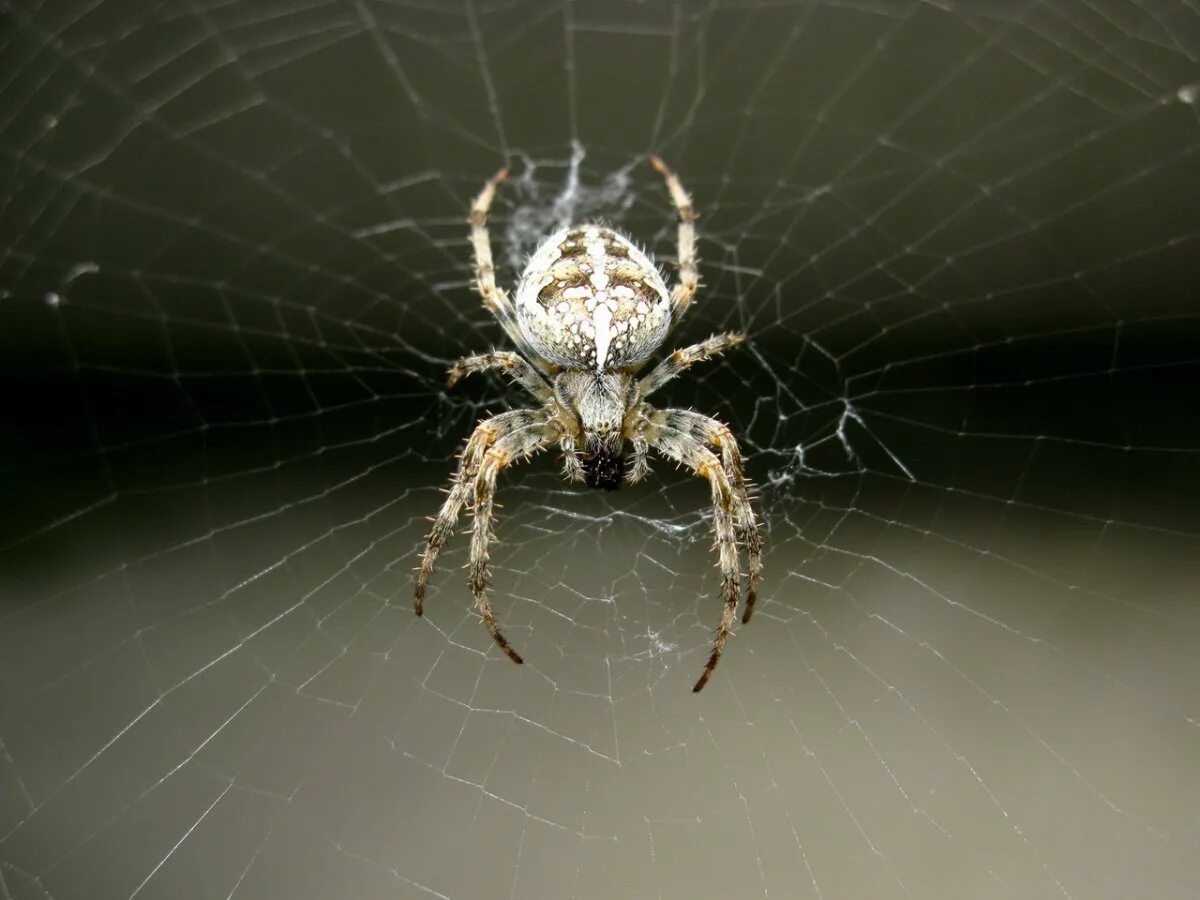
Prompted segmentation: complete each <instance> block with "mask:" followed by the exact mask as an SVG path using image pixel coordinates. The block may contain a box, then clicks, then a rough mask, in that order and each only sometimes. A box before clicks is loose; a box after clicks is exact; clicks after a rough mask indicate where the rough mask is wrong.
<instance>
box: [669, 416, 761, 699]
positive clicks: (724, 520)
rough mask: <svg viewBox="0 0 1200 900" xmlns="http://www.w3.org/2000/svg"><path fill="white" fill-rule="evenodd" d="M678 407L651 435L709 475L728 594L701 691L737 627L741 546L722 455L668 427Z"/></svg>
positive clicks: (672, 454)
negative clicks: (739, 546)
mask: <svg viewBox="0 0 1200 900" xmlns="http://www.w3.org/2000/svg"><path fill="white" fill-rule="evenodd" d="M675 412H677V410H661V411H658V412H656V413H655V414H654V415H653V418H652V424H651V426H650V428H649V429H648V432H649V433H648V434H647V437H648V438H649V440H650V444H651V445H652V446H653V447H654V448H655V449H656V450H658V452H659V453H661V454H662V455H663V456H665V457H667V458H668V459H672V460H675V461H676V462H679V463H683V465H685V466H687V467H688V468H689V469H691V470H692V471H693V472H695V473H696V474H697V475H699V476H700V477H701V478H707V479H708V482H709V484H710V485H711V487H712V504H713V531H714V532H715V534H716V538H717V541H716V550H717V565H718V566H719V567H720V569H721V592H722V593H723V594H724V595H725V608H724V609H723V610H722V612H721V624H720V626H719V627H718V628H717V635H716V638H715V639H714V641H713V649H712V653H711V654H710V655H709V658H708V663H707V664H706V665H705V666H704V671H703V672H702V673H701V675H700V679H699V680H698V681H697V682H696V684H695V686H694V687H693V688H692V690H693V691H694V692H695V691H700V690H703V689H704V686H705V685H706V684H708V679H709V678H711V677H712V673H713V669H715V668H716V667H717V663H718V662H719V661H720V659H721V653H722V651H723V650H724V649H725V642H726V641H727V640H728V639H729V634H730V632H731V631H732V630H733V620H734V618H735V616H736V613H737V604H738V596H739V593H740V591H739V589H738V582H739V576H738V548H737V537H736V535H735V525H734V519H735V516H736V514H735V512H734V499H733V488H732V486H731V484H730V480H729V476H728V475H727V474H726V472H725V468H724V466H722V464H721V460H720V458H718V456H717V455H716V454H715V453H713V452H712V451H711V450H709V449H708V448H707V447H705V446H704V444H703V443H702V442H701V441H699V440H697V439H696V438H695V437H693V436H692V435H691V434H690V433H688V432H687V431H681V430H677V429H675V428H672V427H668V425H667V424H666V423H668V422H670V421H672V419H673V418H674V416H673V414H674V413H675Z"/></svg>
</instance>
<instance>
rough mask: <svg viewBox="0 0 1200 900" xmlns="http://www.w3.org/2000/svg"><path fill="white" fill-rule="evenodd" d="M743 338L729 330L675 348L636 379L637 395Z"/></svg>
mask: <svg viewBox="0 0 1200 900" xmlns="http://www.w3.org/2000/svg"><path fill="white" fill-rule="evenodd" d="M745 340H746V335H744V334H742V333H741V332H740V331H730V332H727V333H725V334H714V335H713V336H712V337H710V338H707V339H705V340H703V341H701V342H700V343H698V344H692V345H691V346H690V347H684V348H683V349H682V350H676V351H675V352H674V353H672V354H671V355H670V356H668V357H667V358H666V359H664V360H663V361H662V362H660V363H659V364H658V365H657V366H655V367H654V368H653V369H651V370H650V374H649V375H646V376H645V377H643V378H642V379H641V380H639V381H638V396H639V397H648V396H649V395H650V394H652V393H654V392H655V391H657V390H658V389H659V388H660V387H662V386H663V385H664V384H666V383H667V382H668V381H670V380H671V379H672V378H674V377H675V376H677V375H679V374H680V373H681V372H683V371H684V370H686V369H688V368H689V367H691V366H694V365H695V364H696V363H698V362H704V361H705V360H707V359H712V358H713V357H714V356H716V355H718V354H720V353H724V352H725V351H726V350H728V349H729V348H730V347H736V346H738V345H739V344H741V343H742V342H743V341H745Z"/></svg>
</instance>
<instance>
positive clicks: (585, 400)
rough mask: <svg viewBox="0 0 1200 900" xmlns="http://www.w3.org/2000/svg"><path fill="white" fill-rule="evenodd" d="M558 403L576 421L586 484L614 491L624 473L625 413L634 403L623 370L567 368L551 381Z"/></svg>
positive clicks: (631, 388) (632, 391)
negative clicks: (553, 383)
mask: <svg viewBox="0 0 1200 900" xmlns="http://www.w3.org/2000/svg"><path fill="white" fill-rule="evenodd" d="M555 395H556V397H557V399H558V403H559V405H560V406H561V407H563V408H564V410H566V411H567V412H568V413H569V414H570V418H571V419H572V420H573V421H574V422H575V423H576V427H577V428H578V434H577V437H576V441H577V446H579V447H580V462H581V463H582V464H583V474H584V481H585V482H586V483H587V485H588V487H593V488H599V489H601V490H606V491H615V490H616V489H617V488H619V487H620V486H621V481H622V480H623V479H624V477H625V457H624V454H623V453H622V449H623V446H624V443H625V434H624V430H625V429H624V425H625V416H626V413H627V412H628V411H629V408H630V406H631V405H632V404H633V403H634V384H633V378H632V376H630V375H629V374H628V373H626V372H594V371H592V372H589V371H586V370H581V369H568V370H567V371H566V372H563V373H562V374H561V375H559V376H558V379H557V380H556V382H555Z"/></svg>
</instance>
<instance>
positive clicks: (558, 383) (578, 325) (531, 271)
mask: <svg viewBox="0 0 1200 900" xmlns="http://www.w3.org/2000/svg"><path fill="white" fill-rule="evenodd" d="M651 163H652V164H653V165H654V167H655V169H657V170H658V171H659V172H660V173H661V174H662V175H663V177H664V178H665V179H666V185H667V190H668V191H669V192H670V195H671V200H672V202H673V203H674V205H675V208H676V211H677V213H678V216H679V237H678V243H679V250H678V264H679V279H678V281H677V283H676V284H675V285H674V287H673V288H672V289H671V290H669V291H668V289H667V286H666V284H665V282H664V281H663V278H662V275H661V274H659V271H658V269H657V268H656V267H655V266H654V264H653V263H652V262H651V261H650V260H649V259H648V258H647V257H646V256H645V254H643V253H642V252H641V251H640V250H639V249H638V248H637V247H636V246H635V245H634V244H633V243H632V242H631V241H630V240H629V239H628V238H626V237H625V236H624V235H622V234H620V233H618V232H616V231H614V230H612V229H610V228H607V227H605V226H601V225H583V226H578V227H574V228H568V229H564V230H562V231H559V232H558V233H556V234H555V235H552V236H551V237H550V238H548V239H547V240H545V241H544V242H543V243H542V244H541V245H540V246H539V248H538V249H537V251H536V252H535V253H534V255H533V257H532V258H531V259H530V261H529V263H528V265H527V266H526V268H525V271H524V273H523V274H522V276H521V279H520V282H519V283H518V286H517V290H516V298H515V300H514V299H512V298H510V297H509V295H508V293H507V292H506V291H504V290H503V289H502V288H500V287H498V286H497V285H496V272H495V268H494V266H493V264H492V250H491V245H490V240H489V236H488V230H487V224H486V223H487V214H488V210H489V208H490V207H491V204H492V199H493V197H494V196H495V193H496V188H497V186H498V185H499V184H500V183H501V182H502V181H504V179H505V178H506V177H507V175H508V171H507V169H502V170H501V171H499V172H497V173H496V174H495V175H494V176H492V178H491V179H489V180H488V181H487V183H486V184H485V185H484V187H483V190H482V191H480V193H479V196H478V197H477V198H476V200H475V203H474V205H473V207H472V209H471V215H470V218H469V219H468V221H469V222H470V224H471V244H472V246H473V248H474V253H475V283H476V287H477V288H478V290H479V293H480V295H481V296H482V297H483V305H484V307H485V308H486V309H487V310H488V311H489V312H490V313H491V314H492V315H494V316H495V317H496V319H497V320H499V322H500V325H501V326H502V327H503V328H504V331H505V333H506V334H507V335H508V337H509V339H510V340H511V341H512V342H513V344H514V345H515V347H516V348H517V351H518V352H513V351H503V350H502V351H493V352H491V353H483V354H479V355H477V356H468V357H465V358H463V359H461V360H459V361H458V362H457V363H455V365H454V366H453V367H451V369H450V377H449V381H448V385H447V386H453V385H454V384H455V383H456V382H457V381H458V380H459V379H460V378H462V377H463V376H464V375H468V374H471V373H473V372H487V371H492V370H500V371H503V372H506V373H507V374H508V375H509V376H510V377H511V378H512V380H513V381H514V382H516V383H517V384H519V385H520V386H521V387H522V388H524V389H525V390H526V391H527V392H528V393H529V394H531V395H532V396H533V397H534V398H535V399H536V400H537V401H538V403H539V406H537V407H536V408H530V409H514V410H511V411H509V412H503V413H499V414H497V415H494V416H492V417H491V418H488V419H485V420H483V421H482V422H480V423H479V425H478V426H477V427H476V428H475V430H474V431H473V432H472V433H471V436H470V437H469V438H468V440H467V445H466V449H465V450H464V451H463V454H462V457H461V460H460V463H459V466H458V471H457V473H456V474H455V476H454V478H453V480H452V483H451V487H450V490H449V494H448V496H447V497H446V500H445V502H444V503H443V504H442V508H441V511H440V512H439V513H438V516H437V518H436V519H435V520H434V523H433V528H432V530H431V531H430V533H429V540H428V544H427V546H426V548H425V553H424V556H423V557H422V559H421V565H420V568H419V570H418V573H417V582H416V592H415V607H416V612H417V615H421V613H422V606H423V602H424V597H425V586H426V584H427V582H428V581H429V576H430V575H431V574H432V573H433V568H434V564H435V563H436V561H437V557H438V553H439V552H440V551H441V548H442V546H443V544H444V543H445V542H446V539H447V538H448V537H449V536H450V533H451V532H452V531H453V529H454V526H455V524H456V523H457V521H458V516H459V513H460V512H461V510H462V508H463V506H464V505H469V506H470V507H471V508H472V509H473V510H474V513H475V520H474V528H473V531H472V535H471V548H470V556H469V561H468V563H467V569H468V579H467V580H468V584H469V585H470V587H471V590H472V592H473V594H474V596H475V607H476V609H477V611H478V612H479V614H480V615H481V616H482V617H483V621H484V623H485V624H486V625H487V627H488V631H490V632H491V635H492V637H493V638H494V639H495V641H496V643H497V644H498V645H499V647H500V649H502V650H503V651H504V652H505V654H507V655H508V657H509V659H511V660H512V661H513V662H516V663H520V662H523V660H522V658H521V656H520V654H518V653H517V651H516V650H514V649H513V648H512V646H511V645H510V644H509V643H508V640H507V639H506V638H505V637H504V635H503V633H502V632H501V631H500V627H499V625H498V624H497V623H496V617H495V615H494V614H493V613H492V605H491V600H490V599H489V598H488V595H487V584H488V578H489V574H490V573H489V571H488V565H487V563H488V543H489V541H490V540H491V538H492V523H493V519H494V500H493V498H494V495H495V489H496V478H497V476H498V475H499V473H500V471H501V470H502V469H504V468H505V467H506V466H509V465H511V464H512V463H514V462H517V461H519V460H521V459H526V458H528V457H529V456H531V455H532V454H533V453H535V452H537V451H539V450H543V449H547V448H549V447H553V446H555V445H557V446H558V447H559V449H560V450H561V452H562V459H563V476H564V477H565V478H566V479H567V480H569V481H575V482H583V483H585V484H587V485H588V486H589V487H593V488H600V489H607V490H615V489H616V488H617V487H619V486H620V485H621V484H622V483H623V482H624V483H627V484H634V483H636V482H638V481H640V480H641V479H642V478H644V477H645V476H646V474H647V473H648V472H649V464H648V460H647V457H648V455H649V451H650V449H651V448H653V449H654V450H656V451H657V452H658V453H659V454H660V455H662V456H664V457H665V458H667V459H669V460H672V461H674V462H676V463H680V464H682V465H684V466H686V467H687V468H688V469H689V470H691V471H692V472H693V473H694V474H696V475H697V476H699V477H701V478H705V479H707V481H708V482H709V485H710V486H711V488H712V504H713V531H714V532H715V535H716V545H715V549H716V551H717V558H718V563H717V564H718V567H719V568H720V570H721V591H722V594H723V595H724V598H725V606H724V610H723V612H722V615H721V624H720V626H719V627H718V629H717V633H716V637H715V639H714V641H713V648H712V653H711V654H710V656H709V659H708V662H707V664H706V665H705V667H704V671H703V673H702V674H701V675H700V678H699V680H698V681H697V682H696V684H695V687H694V688H693V690H694V691H699V690H701V689H702V688H703V687H704V686H705V684H707V683H708V680H709V678H710V677H711V675H712V672H713V669H714V668H715V667H716V665H717V662H718V660H720V658H721V652H722V651H723V650H724V648H725V642H726V641H727V640H728V638H729V634H730V631H731V630H732V628H733V621H734V616H735V614H736V611H737V604H738V599H739V595H740V587H739V585H740V573H739V569H738V547H739V544H741V545H744V546H745V548H746V558H747V573H746V609H745V612H744V613H743V615H742V622H749V621H750V616H751V614H752V613H753V612H754V604H755V601H756V600H757V590H758V582H759V578H760V576H761V572H762V546H763V545H762V538H761V536H760V534H759V530H758V524H757V522H756V520H755V516H754V510H753V508H752V506H751V503H750V494H749V490H748V485H747V482H746V479H745V475H744V474H743V467H742V455H741V451H740V450H739V449H738V444H737V441H736V440H735V439H734V437H733V434H732V433H731V432H730V431H729V429H728V428H727V427H726V426H725V425H723V424H722V423H721V422H718V421H717V420H716V419H713V418H710V417H709V416H705V415H701V414H700V413H697V412H693V411H691V410H685V409H656V408H655V407H653V406H651V405H650V404H648V403H646V402H645V398H646V397H647V396H649V395H650V394H651V393H653V392H654V391H655V390H657V389H658V388H660V387H662V386H663V385H664V384H666V383H667V382H668V381H670V380H671V379H672V378H674V377H675V376H677V375H679V374H680V373H682V372H683V371H684V370H686V369H687V368H689V367H690V366H691V365H693V364H694V363H697V362H701V361H703V360H706V359H710V358H711V357H713V356H715V355H717V354H719V353H721V352H723V351H724V350H727V349H729V348H730V347H734V346H736V345H738V344H740V343H742V342H743V341H744V340H745V335H743V334H740V333H737V332H729V333H726V334H717V335H713V336H712V337H710V338H708V339H707V340H704V341H701V342H700V343H698V344H693V345H691V346H689V347H685V348H683V349H681V350H676V351H675V352H673V353H672V354H671V355H670V356H668V357H667V358H666V359H664V360H662V361H661V362H660V363H659V364H658V365H657V366H655V367H654V368H652V369H651V370H650V371H649V373H648V374H646V375H643V376H641V377H640V378H639V377H637V373H638V371H639V370H640V369H641V368H642V367H643V366H644V365H645V364H646V363H647V362H648V361H649V359H650V357H651V356H652V355H653V354H654V353H655V352H656V351H657V350H658V348H659V346H660V345H661V344H662V343H663V342H664V341H665V340H666V337H667V335H668V333H669V332H670V330H671V328H672V326H673V325H674V324H676V323H677V322H678V321H679V319H680V318H681V317H682V315H683V314H684V313H685V312H686V311H687V308H688V306H689V305H690V304H691V302H692V299H693V298H694V297H695V295H696V290H697V288H698V287H699V276H698V273H697V268H696V251H695V242H696V241H695V221H696V214H695V211H694V209H693V208H692V203H691V198H690V197H689V196H688V194H687V192H686V191H685V190H684V189H683V186H682V185H681V184H680V182H679V179H678V178H676V176H675V174H674V173H673V172H671V171H670V170H669V169H668V168H667V167H666V166H665V165H664V164H663V162H662V161H661V160H660V159H659V158H658V157H651ZM626 441H628V442H629V444H630V447H631V449H632V454H631V457H630V460H629V462H628V464H627V463H626V459H625V456H624V453H623V448H624V444H625V442H626Z"/></svg>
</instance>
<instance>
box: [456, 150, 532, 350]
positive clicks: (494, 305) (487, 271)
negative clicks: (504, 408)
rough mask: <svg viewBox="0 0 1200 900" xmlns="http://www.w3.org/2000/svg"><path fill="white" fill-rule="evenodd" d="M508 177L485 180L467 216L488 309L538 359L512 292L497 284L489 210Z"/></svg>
mask: <svg viewBox="0 0 1200 900" xmlns="http://www.w3.org/2000/svg"><path fill="white" fill-rule="evenodd" d="M507 177H508V169H507V168H505V169H501V170H500V171H499V172H497V173H496V174H495V175H493V176H492V177H491V178H489V179H488V180H487V181H486V182H485V183H484V185H483V190H481V191H480V192H479V196H478V197H476V198H475V202H474V203H473V204H472V206H471V215H470V216H469V217H468V218H467V221H468V222H470V223H471V246H472V247H473V248H474V251H475V287H476V288H477V289H478V291H479V295H480V296H481V297H482V298H483V305H484V308H486V309H487V311H488V312H490V313H491V314H492V315H493V316H495V317H496V318H497V319H498V320H499V322H500V325H501V326H502V327H503V328H504V333H505V334H507V335H508V338H509V340H510V341H512V342H513V343H514V344H516V346H517V347H518V348H519V349H520V350H521V351H522V352H523V353H525V355H526V356H528V357H529V358H530V359H536V358H537V357H536V355H535V354H534V353H533V350H532V348H531V347H530V346H529V344H528V343H527V342H526V341H525V338H524V336H523V335H522V334H521V329H520V326H518V325H517V315H516V311H515V310H514V309H513V305H512V301H511V300H509V299H508V294H507V293H505V291H504V290H503V288H500V287H498V286H497V285H496V266H495V264H494V263H493V262H492V245H491V239H490V237H489V235H488V228H487V216H488V210H490V209H491V208H492V200H493V199H494V198H495V196H496V188H497V187H498V186H499V184H500V183H501V182H502V181H504V179H505V178H507Z"/></svg>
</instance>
